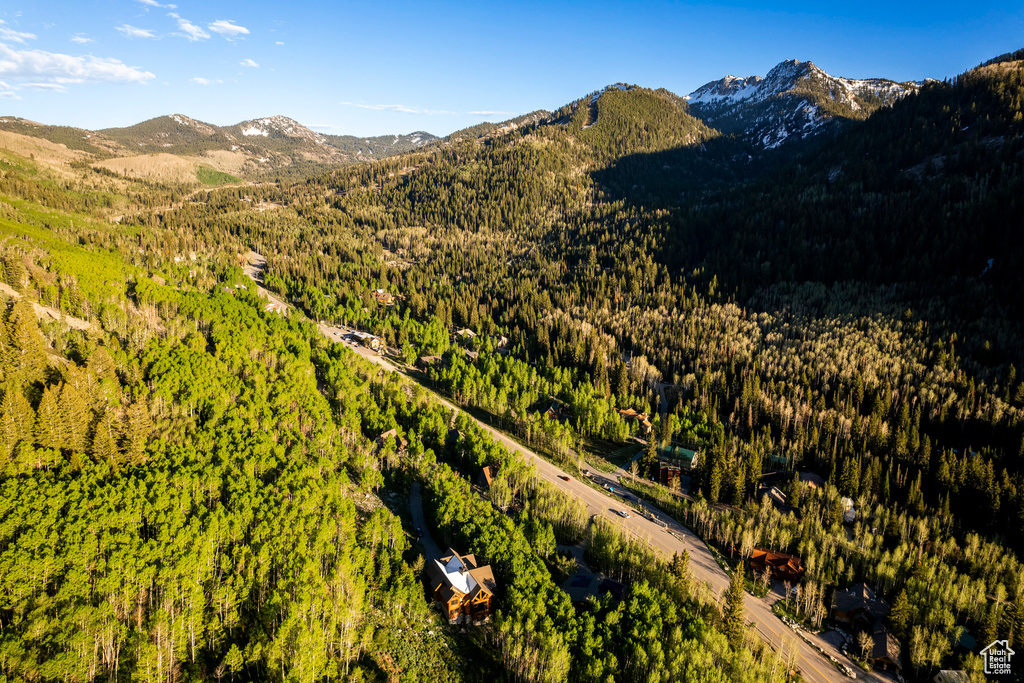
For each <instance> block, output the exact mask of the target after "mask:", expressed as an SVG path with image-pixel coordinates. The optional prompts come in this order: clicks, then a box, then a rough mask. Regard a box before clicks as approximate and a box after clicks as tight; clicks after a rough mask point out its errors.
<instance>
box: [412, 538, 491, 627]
mask: <svg viewBox="0 0 1024 683" xmlns="http://www.w3.org/2000/svg"><path fill="white" fill-rule="evenodd" d="M427 576H428V579H429V581H430V593H431V597H432V598H433V600H434V602H435V603H437V604H439V605H440V606H441V612H442V614H444V615H445V617H446V618H447V619H448V623H450V624H463V623H470V624H479V623H482V622H484V621H487V620H488V619H489V618H490V616H491V614H492V613H493V612H494V608H495V607H496V606H497V598H496V595H495V593H496V592H497V588H498V586H497V584H496V583H495V581H494V573H493V572H492V571H491V567H490V565H487V566H484V567H478V566H477V563H476V557H474V556H473V555H459V554H458V553H457V552H455V551H454V550H453V549H451V548H449V549H448V555H446V556H445V557H442V558H441V559H440V560H434V562H433V563H432V564H431V565H430V567H429V568H428V570H427Z"/></svg>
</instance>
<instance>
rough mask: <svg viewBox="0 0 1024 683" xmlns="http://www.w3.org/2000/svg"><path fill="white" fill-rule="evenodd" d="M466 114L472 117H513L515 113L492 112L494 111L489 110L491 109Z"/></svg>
mask: <svg viewBox="0 0 1024 683" xmlns="http://www.w3.org/2000/svg"><path fill="white" fill-rule="evenodd" d="M466 113H467V114H469V115H470V116H511V115H512V114H514V113H515V112H511V111H492V110H489V109H484V110H482V111H468V112H466Z"/></svg>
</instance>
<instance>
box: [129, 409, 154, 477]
mask: <svg viewBox="0 0 1024 683" xmlns="http://www.w3.org/2000/svg"><path fill="white" fill-rule="evenodd" d="M126 412H127V420H126V424H125V429H124V439H123V444H122V445H123V450H124V454H125V458H126V459H127V461H128V462H130V463H132V464H138V463H140V462H142V459H143V456H144V454H145V450H146V446H147V445H148V444H149V436H150V434H151V433H152V431H153V420H152V418H151V417H150V415H149V406H148V405H147V404H146V399H144V398H138V399H136V400H135V401H133V402H132V403H131V404H130V405H129V406H128V409H127V411H126Z"/></svg>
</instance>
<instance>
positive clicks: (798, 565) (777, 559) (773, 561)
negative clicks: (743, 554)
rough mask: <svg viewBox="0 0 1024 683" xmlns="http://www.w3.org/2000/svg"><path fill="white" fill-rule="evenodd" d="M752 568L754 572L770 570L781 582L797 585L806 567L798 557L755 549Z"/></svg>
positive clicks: (751, 556) (751, 560)
mask: <svg viewBox="0 0 1024 683" xmlns="http://www.w3.org/2000/svg"><path fill="white" fill-rule="evenodd" d="M750 568H751V569H752V570H754V572H763V571H764V570H765V569H769V570H770V571H771V573H772V577H774V578H775V579H777V580H779V581H789V582H790V583H796V582H797V581H799V580H800V579H801V578H802V577H803V575H804V571H805V570H804V565H803V563H802V562H801V561H800V558H799V557H797V556H796V555H787V554H786V553H777V552H774V551H772V550H765V549H763V548H754V552H753V553H751V555H750Z"/></svg>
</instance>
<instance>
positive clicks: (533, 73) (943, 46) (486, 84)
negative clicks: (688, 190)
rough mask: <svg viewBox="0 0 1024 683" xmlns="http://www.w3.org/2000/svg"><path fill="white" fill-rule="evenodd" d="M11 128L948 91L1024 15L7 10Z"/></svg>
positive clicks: (540, 8)
mask: <svg viewBox="0 0 1024 683" xmlns="http://www.w3.org/2000/svg"><path fill="white" fill-rule="evenodd" d="M0 22H2V23H0V114H8V115H15V116H21V117H24V118H29V119H34V120H37V121H41V122H44V123H52V124H61V125H75V126H80V127H83V128H93V129H95V128H104V127H109V126H123V125H130V124H132V123H137V122H139V121H142V120H145V119H148V118H152V117H154V116H159V115H162V114H170V113H181V114H186V115H188V116H192V117H194V118H197V119H201V120H204V121H208V122H210V123H214V124H218V125H227V124H232V123H237V122H239V121H242V120H244V119H250V118H256V117H260V116H268V115H272V114H284V115H285V116H290V117H292V118H294V119H296V120H298V121H299V122H301V123H304V124H306V125H308V126H310V127H313V128H316V129H317V130H320V131H323V132H328V133H335V134H344V133H351V134H355V135H377V134H385V133H404V132H411V131H414V130H426V131H429V132H431V133H435V134H438V135H443V134H447V133H450V132H452V131H453V130H457V129H459V128H463V127H465V126H469V125H473V124H475V123H479V122H480V121H484V120H492V121H498V120H503V119H506V118H509V117H511V116H514V115H516V114H521V113H526V112H529V111H533V110H535V109H553V108H556V107H558V106H560V105H562V104H565V103H567V102H569V101H571V100H573V99H576V98H577V97H580V96H582V95H584V94H586V93H588V92H591V91H593V90H596V89H598V88H601V87H603V86H604V85H606V84H608V83H614V82H617V81H624V82H627V83H636V84H639V85H642V86H647V87H653V88H658V87H664V88H668V89H669V90H672V91H674V92H676V93H679V94H686V93H689V92H691V91H692V90H694V89H696V88H697V87H699V86H701V85H703V84H704V83H706V82H708V81H710V80H714V79H717V78H720V77H722V76H724V75H726V74H734V75H737V76H747V75H752V74H759V75H764V74H765V73H767V71H768V70H769V69H770V68H771V67H772V66H774V65H775V64H776V63H778V62H780V61H782V60H784V59H793V58H795V59H800V60H808V59H809V60H812V61H814V62H815V63H816V64H817V65H818V66H820V67H822V68H823V69H825V70H826V71H828V72H830V73H833V74H835V75H839V76H848V77H858V78H864V77H872V76H882V77H887V78H893V79H896V80H918V79H922V78H926V77H927V78H939V79H941V78H946V77H949V76H954V75H956V74H957V73H960V72H962V71H963V70H965V69H967V68H969V67H972V66H975V65H976V64H978V63H980V62H982V61H984V60H985V59H988V58H990V57H993V56H995V55H997V54H1000V53H1003V52H1007V51H1011V50H1015V49H1019V48H1021V47H1024V3H1022V2H1020V0H1017V1H1016V2H983V1H982V2H974V3H969V4H968V3H963V2H957V3H952V2H944V1H939V2H932V3H927V4H926V3H916V2H892V1H891V0H890V1H889V2H886V3H881V2H871V1H867V2H839V3H810V2H801V1H795V2H789V3H773V4H767V3H754V2H735V3H732V4H727V5H722V4H699V3H688V2H602V1H601V0H592V1H590V2H578V3H576V2H574V3H560V2H554V1H552V2H523V3H489V2H476V3H446V2H418V3H414V2H390V1H387V0H384V1H381V2H345V1H335V2H326V1H325V2H307V1H305V0H294V1H293V2H289V3H285V2H254V1H248V2H220V1H217V0H212V1H203V2H197V1H196V0H173V2H163V1H162V0H74V1H67V0H42V1H41V0H35V1H34V2H28V1H27V0H5V2H4V7H3V8H2V9H0Z"/></svg>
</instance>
